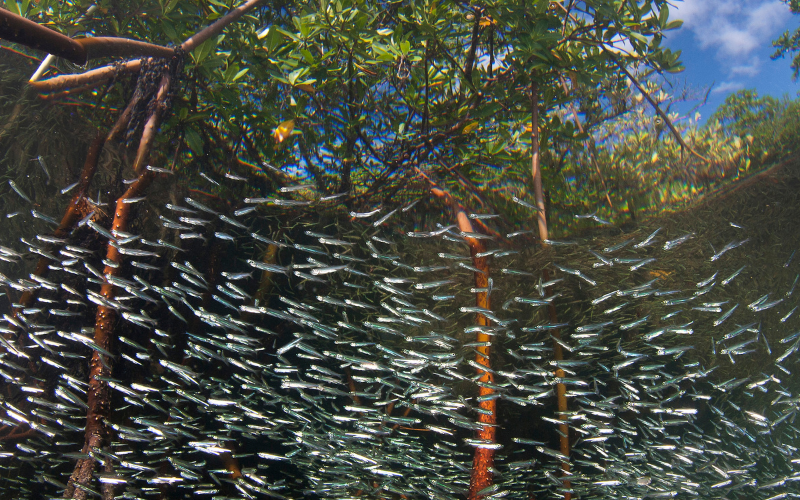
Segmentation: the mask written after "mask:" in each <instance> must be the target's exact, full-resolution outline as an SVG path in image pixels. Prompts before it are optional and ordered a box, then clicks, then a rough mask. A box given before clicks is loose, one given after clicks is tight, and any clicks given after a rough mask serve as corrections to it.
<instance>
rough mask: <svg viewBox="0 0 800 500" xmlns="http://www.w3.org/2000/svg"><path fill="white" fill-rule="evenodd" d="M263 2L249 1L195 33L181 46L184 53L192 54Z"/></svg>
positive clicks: (260, 0)
mask: <svg viewBox="0 0 800 500" xmlns="http://www.w3.org/2000/svg"><path fill="white" fill-rule="evenodd" d="M263 1H264V0H248V1H247V2H245V3H244V4H242V5H240V6H239V7H236V8H235V9H233V10H232V11H230V12H228V13H227V14H225V15H224V16H222V17H220V18H219V19H218V20H217V21H216V22H215V23H214V24H212V25H210V26H208V27H206V28H205V29H203V30H202V31H200V32H199V33H195V34H194V35H192V36H191V37H189V38H188V39H187V40H186V41H185V42H183V43H182V44H181V50H183V51H184V52H191V51H192V50H194V49H195V47H197V46H198V45H200V44H201V43H203V42H205V41H206V40H208V39H209V38H211V37H212V36H216V35H219V34H220V33H222V30H223V29H225V26H227V25H229V24H230V23H232V22H233V21H235V20H237V19H239V18H240V17H242V16H243V15H244V14H245V13H246V12H247V11H249V10H250V9H252V8H253V7H255V6H256V5H258V4H260V3H262V2H263Z"/></svg>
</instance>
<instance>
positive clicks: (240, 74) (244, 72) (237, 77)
mask: <svg viewBox="0 0 800 500" xmlns="http://www.w3.org/2000/svg"><path fill="white" fill-rule="evenodd" d="M248 71H250V68H245V69H243V70H241V71H239V72H238V73H236V75H234V77H233V80H232V81H234V82H235V81H236V80H238V79H240V78H241V77H243V76H244V75H246V74H247V72H248Z"/></svg>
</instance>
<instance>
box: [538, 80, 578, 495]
mask: <svg viewBox="0 0 800 500" xmlns="http://www.w3.org/2000/svg"><path fill="white" fill-rule="evenodd" d="M531 175H532V176H533V193H534V199H535V201H536V207H537V208H538V210H537V213H536V220H537V223H538V226H539V238H540V239H541V240H542V244H544V245H547V240H548V239H549V238H548V234H547V218H546V213H545V205H544V191H543V189H542V169H541V165H540V164H539V84H538V83H537V82H535V81H534V82H533V83H532V84H531ZM543 279H544V280H545V281H550V278H549V275H548V273H547V270H546V269H545V270H544V271H543ZM547 309H548V312H549V313H550V321H551V322H553V323H555V322H557V321H558V318H557V316H556V308H555V306H554V305H553V304H552V303H551V304H549V305H548V306H547ZM559 336H560V333H559V331H558V330H555V331H554V332H553V337H554V338H559ZM553 359H554V360H556V361H561V360H562V359H564V353H563V351H562V349H561V344H559V343H558V342H555V341H554V342H553ZM554 375H555V376H556V377H557V378H563V377H564V370H562V369H561V368H556V370H555V372H554ZM566 393H567V387H566V386H565V385H564V384H562V383H557V384H556V404H557V407H558V412H559V415H558V418H559V420H566V418H567V417H566V415H565V413H564V412H566V411H567V396H566ZM558 427H559V429H558V430H559V431H561V436H560V448H561V453H562V454H564V455H566V456H567V457H568V456H569V426H567V424H566V423H564V424H561V425H559V426H558ZM561 469H562V470H563V471H564V473H565V475H566V474H567V473H569V463H568V462H562V463H561ZM564 487H565V488H567V489H569V488H570V482H569V480H567V479H565V480H564ZM570 498H572V495H571V494H570V493H564V500H570Z"/></svg>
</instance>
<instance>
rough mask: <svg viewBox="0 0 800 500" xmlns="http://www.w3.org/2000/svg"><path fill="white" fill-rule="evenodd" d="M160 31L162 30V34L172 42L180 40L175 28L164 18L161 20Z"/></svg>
mask: <svg viewBox="0 0 800 500" xmlns="http://www.w3.org/2000/svg"><path fill="white" fill-rule="evenodd" d="M161 29H163V30H164V33H165V34H166V35H167V37H168V38H169V39H170V40H172V41H173V42H174V41H178V40H180V39H181V37H180V35H178V32H177V31H176V30H175V26H174V25H173V24H172V23H171V22H170V21H169V20H167V19H166V18H162V19H161Z"/></svg>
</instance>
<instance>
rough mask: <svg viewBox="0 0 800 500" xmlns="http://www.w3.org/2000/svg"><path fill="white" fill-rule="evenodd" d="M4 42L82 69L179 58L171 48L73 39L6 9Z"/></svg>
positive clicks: (0, 16)
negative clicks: (124, 60)
mask: <svg viewBox="0 0 800 500" xmlns="http://www.w3.org/2000/svg"><path fill="white" fill-rule="evenodd" d="M0 38H3V39H5V40H8V41H11V42H14V43H19V44H21V45H25V46H26V47H30V48H32V49H37V50H42V51H44V52H47V53H48V54H53V55H55V56H58V57H62V58H64V59H66V60H68V61H71V62H73V63H75V64H80V65H83V64H86V63H87V62H88V61H89V60H91V59H98V58H101V57H112V56H113V57H130V56H137V57H172V56H173V55H174V54H175V51H174V50H172V49H170V48H168V47H162V46H160V45H154V44H152V43H147V42H140V41H138V40H129V39H127V38H115V37H91V38H78V39H73V38H70V37H68V36H66V35H62V34H61V33H59V32H57V31H54V30H51V29H50V28H46V27H44V26H42V25H40V24H38V23H36V22H34V21H31V20H30V19H25V18H24V17H22V16H18V15H16V14H14V13H12V12H10V11H8V10H6V9H0Z"/></svg>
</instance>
